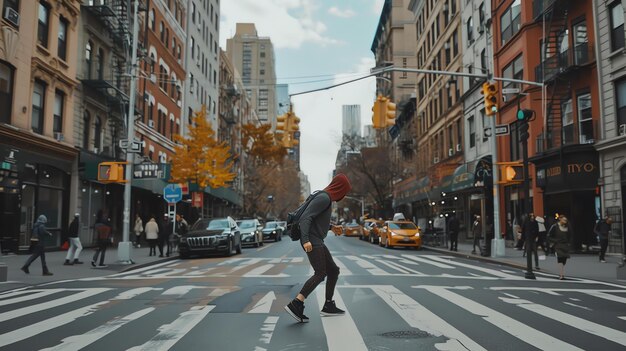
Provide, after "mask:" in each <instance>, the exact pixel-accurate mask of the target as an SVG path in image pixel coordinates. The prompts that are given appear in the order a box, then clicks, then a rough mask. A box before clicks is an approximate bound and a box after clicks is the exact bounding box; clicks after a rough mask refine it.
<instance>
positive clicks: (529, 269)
mask: <svg viewBox="0 0 626 351" xmlns="http://www.w3.org/2000/svg"><path fill="white" fill-rule="evenodd" d="M523 123H528V121H524V122H523ZM522 162H523V164H524V167H522V170H523V175H524V201H525V202H526V206H524V208H525V209H526V215H529V214H530V213H532V212H533V210H532V206H533V202H532V201H530V179H529V177H528V173H529V172H528V138H524V139H523V140H522ZM529 220H530V219H529V218H527V219H526V221H529ZM533 246H534V243H531V242H530V241H529V240H528V238H526V273H525V275H524V277H525V278H526V279H536V278H535V274H534V273H533V261H532V253H533ZM535 249H536V248H535Z"/></svg>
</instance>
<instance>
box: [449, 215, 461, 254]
mask: <svg viewBox="0 0 626 351" xmlns="http://www.w3.org/2000/svg"><path fill="white" fill-rule="evenodd" d="M448 236H449V237H450V251H459V220H458V219H457V218H456V214H454V213H452V215H451V216H450V219H449V220H448Z"/></svg>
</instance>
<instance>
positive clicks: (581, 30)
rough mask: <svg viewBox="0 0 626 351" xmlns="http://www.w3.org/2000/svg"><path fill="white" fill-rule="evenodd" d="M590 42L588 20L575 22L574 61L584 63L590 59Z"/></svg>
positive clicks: (579, 63) (578, 63)
mask: <svg viewBox="0 0 626 351" xmlns="http://www.w3.org/2000/svg"><path fill="white" fill-rule="evenodd" d="M588 43H589V38H588V37H587V22H585V20H584V19H583V20H582V21H580V22H578V23H576V24H574V62H575V63H576V64H577V65H583V64H585V63H587V62H588V61H589V50H588Z"/></svg>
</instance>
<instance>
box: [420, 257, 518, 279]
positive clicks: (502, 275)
mask: <svg viewBox="0 0 626 351" xmlns="http://www.w3.org/2000/svg"><path fill="white" fill-rule="evenodd" d="M428 257H429V258H430V259H433V260H437V261H439V262H444V263H448V264H451V265H453V266H459V267H464V268H469V269H473V270H477V271H481V272H484V273H487V274H491V275H493V276H496V277H499V278H504V279H510V280H524V279H525V278H524V277H523V276H521V275H519V276H517V275H511V274H508V273H503V272H501V271H499V270H496V269H490V268H484V267H479V266H476V265H471V264H467V263H462V262H456V261H451V260H446V259H445V258H442V257H438V256H428Z"/></svg>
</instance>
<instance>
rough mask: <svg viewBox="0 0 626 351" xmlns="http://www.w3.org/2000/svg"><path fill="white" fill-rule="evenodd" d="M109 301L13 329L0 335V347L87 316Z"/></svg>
mask: <svg viewBox="0 0 626 351" xmlns="http://www.w3.org/2000/svg"><path fill="white" fill-rule="evenodd" d="M107 303H109V302H108V301H101V302H98V303H95V304H93V305H89V306H86V307H82V308H79V309H76V310H74V311H70V312H67V313H64V314H60V315H58V316H56V317H52V318H48V319H45V320H43V321H41V322H37V323H34V324H31V325H28V326H26V327H23V328H20V329H16V330H13V331H11V332H8V333H5V334H2V335H0V347H3V346H6V345H10V344H13V343H16V342H18V341H22V340H25V339H28V338H31V337H34V336H37V335H39V334H41V333H44V332H47V331H49V330H52V329H54V328H58V327H60V326H63V325H66V324H68V323H71V322H73V321H75V320H76V319H78V318H80V317H84V316H88V315H90V314H92V313H93V312H95V311H96V310H97V309H98V308H99V307H100V306H102V305H105V304H107Z"/></svg>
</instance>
